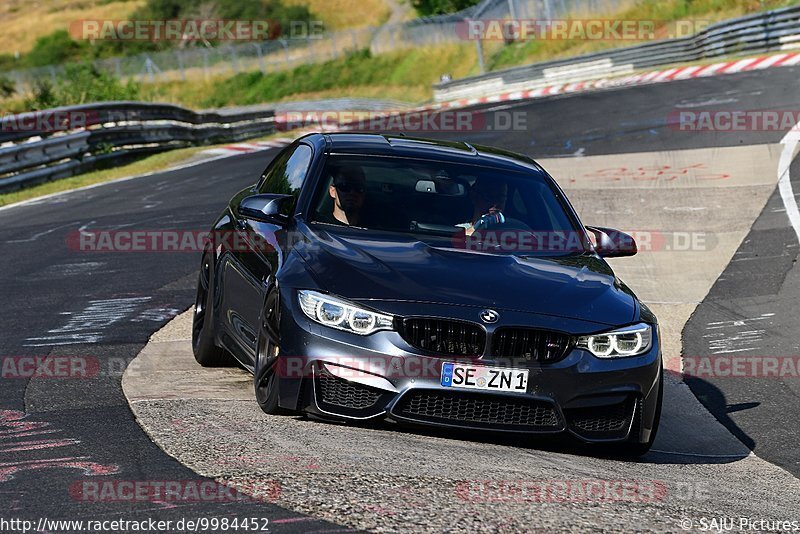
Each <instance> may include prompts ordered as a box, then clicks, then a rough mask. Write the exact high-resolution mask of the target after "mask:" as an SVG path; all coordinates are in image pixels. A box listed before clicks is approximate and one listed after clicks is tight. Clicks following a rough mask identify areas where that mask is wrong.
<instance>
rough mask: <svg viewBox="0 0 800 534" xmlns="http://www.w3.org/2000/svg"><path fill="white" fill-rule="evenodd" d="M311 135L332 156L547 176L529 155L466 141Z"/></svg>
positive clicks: (358, 134) (369, 134)
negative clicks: (440, 163)
mask: <svg viewBox="0 0 800 534" xmlns="http://www.w3.org/2000/svg"><path fill="white" fill-rule="evenodd" d="M309 136H322V137H324V139H325V145H326V152H327V153H329V154H361V155H374V156H394V157H408V158H423V159H433V160H437V161H447V162H451V163H465V164H471V165H486V166H492V167H498V168H505V169H508V170H515V171H526V170H527V171H534V172H538V173H543V174H544V170H543V169H542V168H541V167H540V166H539V164H538V163H536V162H535V161H534V160H533V159H532V158H530V157H528V156H524V155H522V154H516V153H514V152H510V151H507V150H502V149H499V148H493V147H487V146H483V145H474V144H472V143H468V142H465V141H446V140H442V139H427V138H423V137H406V136H404V135H402V134H381V133H352V132H341V133H325V134H319V133H312V134H309ZM307 137H308V136H307Z"/></svg>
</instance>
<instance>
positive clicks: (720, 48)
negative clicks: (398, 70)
mask: <svg viewBox="0 0 800 534" xmlns="http://www.w3.org/2000/svg"><path fill="white" fill-rule="evenodd" d="M794 47H800V6H792V7H787V8H782V9H776V10H772V11H766V12H763V13H757V14H753V15H747V16H744V17H740V18H736V19H731V20H727V21H723V22H719V23H716V24H713V25H710V26H709V27H707V28H705V29H704V30H703V31H701V32H698V33H697V34H695V35H693V36H689V37H682V38H678V39H669V40H664V41H655V42H651V43H645V44H641V45H637V46H631V47H625V48H617V49H612V50H604V51H602V52H595V53H591V54H586V55H582V56H578V57H573V58H569V59H563V60H556V61H546V62H541V63H533V64H530V65H525V66H523V67H514V68H510V69H506V70H501V71H495V72H491V73H488V74H483V75H480V76H472V77H469V78H462V79H460V80H452V81H449V82H443V83H439V84H437V85H435V86H434V98H435V100H437V101H440V102H441V101H446V100H455V99H459V98H472V97H476V96H485V95H488V94H491V93H494V92H501V91H514V90H520V89H536V88H539V87H544V86H547V85H553V84H557V83H569V82H571V81H575V80H576V79H580V80H587V79H592V78H601V77H605V76H610V75H617V74H624V73H627V72H633V71H635V70H641V69H646V68H652V67H661V66H665V65H670V64H678V63H686V62H691V61H699V60H703V59H712V58H717V57H721V56H730V55H744V54H757V53H761V52H769V51H774V50H782V49H787V48H794ZM570 67H573V68H571V69H570ZM576 76H577V77H576Z"/></svg>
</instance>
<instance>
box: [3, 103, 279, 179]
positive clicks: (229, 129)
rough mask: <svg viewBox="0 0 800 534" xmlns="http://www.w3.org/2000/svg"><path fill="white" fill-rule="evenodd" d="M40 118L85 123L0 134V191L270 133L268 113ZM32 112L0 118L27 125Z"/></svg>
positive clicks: (77, 109)
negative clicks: (75, 119) (133, 159)
mask: <svg viewBox="0 0 800 534" xmlns="http://www.w3.org/2000/svg"><path fill="white" fill-rule="evenodd" d="M42 113H48V114H54V113H62V114H68V115H69V116H73V117H74V116H78V115H79V114H80V115H81V116H83V117H86V118H88V120H87V121H86V122H83V121H81V122H82V124H81V127H71V126H69V124H67V125H66V126H65V128H64V129H62V130H58V131H54V130H57V129H55V128H54V129H53V130H50V131H42V130H39V131H35V130H21V129H19V128H17V129H13V130H11V131H9V130H8V129H6V128H3V129H2V130H0V191H9V190H13V189H18V188H20V187H26V186H29V185H34V184H36V183H40V182H44V181H48V180H53V179H57V178H64V177H67V176H72V175H75V174H78V173H81V172H86V171H88V170H91V169H93V168H95V167H96V166H98V164H100V163H104V162H109V161H111V160H114V161H115V162H116V161H118V160H123V159H125V158H126V157H132V156H141V155H147V154H151V153H154V152H159V151H163V150H169V149H172V148H182V147H188V146H195V145H205V144H214V143H225V142H234V141H240V140H243V139H250V138H253V137H258V136H262V135H266V134H269V133H272V132H273V131H275V124H274V116H275V113H274V111H272V110H267V109H262V110H247V111H236V112H231V113H225V112H200V113H198V112H194V111H192V110H188V109H185V108H181V107H179V106H172V105H165V104H147V103H141V102H103V103H98V104H91V105H83V106H68V107H63V108H56V109H52V110H46V111H44V112H42ZM35 114H36V112H31V113H24V114H19V115H15V116H8V117H4V118H3V121H4V123H5V124H6V125H8V124H28V123H27V122H26V121H25V120H24V119H25V118H28V119H30V118H31V117H32V116H34V115H35Z"/></svg>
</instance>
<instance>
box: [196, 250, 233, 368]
mask: <svg viewBox="0 0 800 534" xmlns="http://www.w3.org/2000/svg"><path fill="white" fill-rule="evenodd" d="M213 280H214V262H213V261H212V256H211V253H210V252H208V251H206V252H205V253H204V254H203V258H202V260H201V262H200V274H199V276H198V279H197V294H196V296H195V302H194V314H193V317H192V352H193V353H194V359H195V360H197V363H199V364H200V365H202V366H203V367H230V366H232V365H234V361H233V357H232V356H231V355H230V354H228V352H227V351H226V350H225V349H223V348H221V347H218V346H217V345H216V343H215V342H214V319H213V317H212V313H211V310H212V309H213V308H212V303H213V292H212V281H213Z"/></svg>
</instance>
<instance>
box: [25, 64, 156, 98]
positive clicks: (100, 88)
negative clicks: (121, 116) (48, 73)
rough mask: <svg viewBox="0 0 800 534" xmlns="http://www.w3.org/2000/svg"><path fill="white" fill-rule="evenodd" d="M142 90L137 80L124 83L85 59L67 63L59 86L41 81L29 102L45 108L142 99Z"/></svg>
mask: <svg viewBox="0 0 800 534" xmlns="http://www.w3.org/2000/svg"><path fill="white" fill-rule="evenodd" d="M140 93H141V87H140V86H139V84H138V83H136V82H134V81H133V80H130V81H128V82H127V83H122V82H121V81H120V80H118V79H117V78H115V77H114V76H112V75H110V74H107V73H105V72H102V71H100V70H97V68H95V67H94V66H93V65H92V64H91V63H88V62H85V63H76V64H72V65H67V66H66V68H65V72H64V74H63V75H62V76H60V77H59V78H58V81H57V82H56V84H55V85H53V84H52V83H51V82H50V81H49V80H46V79H41V80H37V81H36V82H35V83H34V86H33V90H32V93H31V95H30V97H28V98H27V99H26V101H25V102H26V107H28V108H29V109H45V108H52V107H56V106H69V105H75V104H86V103H90V102H102V101H108V100H139V99H140V98H141V95H140Z"/></svg>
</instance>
